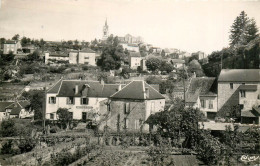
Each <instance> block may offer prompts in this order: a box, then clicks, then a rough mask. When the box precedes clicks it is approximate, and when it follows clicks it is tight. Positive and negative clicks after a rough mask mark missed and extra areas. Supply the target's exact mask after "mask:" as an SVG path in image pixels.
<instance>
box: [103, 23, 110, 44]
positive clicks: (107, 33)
mask: <svg viewBox="0 0 260 166" xmlns="http://www.w3.org/2000/svg"><path fill="white" fill-rule="evenodd" d="M108 36H109V31H108V25H107V19H106V22H105V25H104V27H103V38H102V40H106V39H107V38H108Z"/></svg>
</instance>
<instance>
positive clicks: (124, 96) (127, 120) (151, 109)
mask: <svg viewBox="0 0 260 166" xmlns="http://www.w3.org/2000/svg"><path fill="white" fill-rule="evenodd" d="M109 99H110V102H109V103H110V104H109V118H108V119H107V121H106V123H104V124H107V125H108V127H109V129H111V130H112V131H114V132H116V131H117V130H118V129H120V131H123V130H127V131H128V132H140V130H142V131H144V132H148V131H149V126H148V125H147V124H144V122H145V121H146V120H147V118H148V117H149V116H150V115H151V114H154V113H156V112H159V111H163V110H164V106H165V98H164V96H163V95H162V94H160V93H159V92H158V91H157V90H155V89H154V88H153V87H152V86H151V85H149V84H147V83H146V82H145V81H132V82H130V83H129V84H127V85H126V86H124V87H123V88H122V89H121V90H119V91H118V92H116V93H115V94H113V95H112V96H111V97H110V98H109ZM102 127H104V126H100V130H102Z"/></svg>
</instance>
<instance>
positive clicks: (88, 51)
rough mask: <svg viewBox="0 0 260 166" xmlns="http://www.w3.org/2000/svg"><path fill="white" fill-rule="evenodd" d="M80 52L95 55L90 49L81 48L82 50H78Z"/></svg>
mask: <svg viewBox="0 0 260 166" xmlns="http://www.w3.org/2000/svg"><path fill="white" fill-rule="evenodd" d="M80 52H86V53H95V51H93V50H91V49H90V48H83V49H82V50H80Z"/></svg>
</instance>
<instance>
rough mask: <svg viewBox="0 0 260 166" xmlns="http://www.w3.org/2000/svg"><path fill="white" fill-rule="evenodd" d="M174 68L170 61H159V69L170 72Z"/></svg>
mask: <svg viewBox="0 0 260 166" xmlns="http://www.w3.org/2000/svg"><path fill="white" fill-rule="evenodd" d="M173 70H174V66H173V65H172V64H171V63H168V62H166V61H162V62H161V66H160V71H166V72H167V73H170V72H171V71H173Z"/></svg>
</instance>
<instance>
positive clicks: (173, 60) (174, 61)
mask: <svg viewBox="0 0 260 166" xmlns="http://www.w3.org/2000/svg"><path fill="white" fill-rule="evenodd" d="M170 61H171V62H172V63H181V64H183V63H185V61H184V60H182V59H171V60H170Z"/></svg>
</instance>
